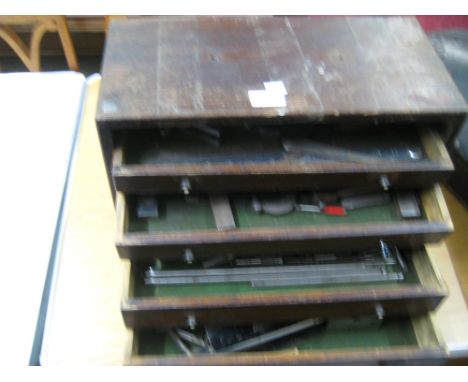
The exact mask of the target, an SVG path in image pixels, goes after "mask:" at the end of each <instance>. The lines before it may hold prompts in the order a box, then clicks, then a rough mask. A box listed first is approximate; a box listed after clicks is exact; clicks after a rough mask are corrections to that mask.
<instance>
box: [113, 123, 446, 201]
mask: <svg viewBox="0 0 468 382" xmlns="http://www.w3.org/2000/svg"><path fill="white" fill-rule="evenodd" d="M147 134H149V137H145V136H143V137H142V138H140V139H131V138H130V139H128V141H129V142H131V143H121V144H120V146H118V147H117V148H116V149H115V150H114V158H113V168H112V176H113V181H114V186H115V188H116V190H117V191H121V192H124V193H179V194H183V193H190V192H191V193H199V192H243V191H261V190H296V191H297V190H306V189H310V188H314V189H316V190H320V189H332V188H338V187H356V186H357V187H360V186H362V185H363V184H366V185H375V186H376V187H378V186H380V185H381V183H382V182H383V181H384V182H388V183H389V184H390V185H391V187H393V188H408V187H425V186H429V185H431V184H433V183H436V182H441V181H444V180H445V179H446V178H447V177H448V174H449V173H450V172H451V171H453V164H452V162H451V160H450V157H449V155H448V153H447V150H446V148H445V146H444V143H443V142H442V139H441V138H440V136H439V134H438V132H437V131H435V130H431V129H429V128H427V129H426V130H422V131H421V132H420V140H419V141H418V142H417V143H413V142H411V143H408V144H407V146H404V145H403V144H402V143H401V142H395V148H394V152H399V151H398V150H400V151H403V152H404V150H408V151H409V152H411V155H414V156H417V157H418V158H419V156H420V155H421V156H422V155H424V157H423V158H424V159H418V160H409V159H408V160H395V159H394V158H392V157H391V155H390V154H389V158H387V159H388V160H383V159H382V158H378V159H377V160H373V157H372V156H371V155H369V154H362V153H360V152H361V151H363V148H362V147H361V146H362V145H359V150H361V151H358V153H359V154H356V153H355V152H354V151H352V150H351V151H350V154H349V155H348V154H347V153H348V151H346V150H348V149H346V150H345V149H343V148H340V145H339V143H337V145H336V146H329V145H328V144H324V143H322V142H321V141H320V140H319V142H321V143H320V144H319V148H320V149H322V150H323V151H325V152H326V153H327V152H329V153H330V154H329V155H328V156H325V157H324V158H322V157H320V155H322V154H320V155H318V158H315V157H313V159H310V160H307V159H304V157H303V152H302V151H301V152H300V153H301V155H302V156H301V155H299V156H298V155H295V154H294V155H292V156H291V157H288V156H286V157H285V158H283V156H284V155H286V154H285V153H283V152H282V151H281V150H282V149H281V144H276V145H274V144H273V143H272V145H273V148H272V147H264V146H265V144H263V146H260V147H257V146H258V143H257V144H255V142H254V143H251V141H250V140H249V139H248V133H246V135H247V137H246V138H245V139H246V142H240V143H238V147H237V146H236V147H235V148H232V147H227V148H223V146H222V145H221V146H219V147H214V148H211V150H212V151H214V152H211V151H210V149H207V148H206V147H203V146H202V147H197V148H198V149H199V150H200V151H201V152H204V151H205V152H206V154H205V156H206V158H203V157H201V158H200V155H201V154H200V153H199V152H198V151H194V149H192V150H190V144H189V143H188V145H189V146H188V148H187V149H185V150H186V151H187V152H185V151H184V146H183V145H181V146H180V147H179V146H177V147H173V150H178V151H176V153H177V154H178V155H176V154H170V153H166V151H164V148H163V147H162V148H160V149H159V151H158V150H157V149H155V148H154V147H152V145H149V143H148V142H147V141H148V140H149V141H150V142H151V139H155V138H154V136H155V133H154V132H153V133H151V132H150V133H147ZM339 134H348V135H349V134H350V132H349V131H346V130H345V131H344V132H340V133H337V135H339ZM370 134H372V133H370ZM379 134H385V131H384V132H380V133H379ZM140 135H141V134H140ZM354 135H359V134H356V133H351V135H350V136H349V137H343V141H344V142H345V146H346V143H347V142H346V141H347V140H351V141H353V140H356V139H357V138H359V139H360V140H364V141H365V140H366V137H355V136H354ZM374 135H375V133H374ZM395 135H396V133H395V134H393V135H390V136H389V137H388V139H390V140H395ZM367 136H369V134H367ZM152 137H153V138H152ZM182 138H183V137H182ZM254 138H255V139H256V140H257V141H258V140H262V137H254ZM319 138H320V137H319ZM328 139H333V138H332V137H328ZM379 139H380V140H381V141H382V142H385V138H382V137H380V138H379ZM321 140H322V141H323V140H324V139H323V137H322V139H321ZM367 140H369V143H368V145H369V146H370V147H371V148H372V149H373V150H371V152H374V153H375V152H380V151H383V152H385V151H389V150H390V152H391V147H390V148H389V147H388V145H386V144H385V143H384V146H383V147H382V148H379V143H378V142H377V141H375V140H372V139H369V138H367ZM413 141H414V140H413ZM300 142H301V143H297V146H298V147H300V148H301V150H302V146H301V145H303V141H300ZM305 142H307V139H305ZM325 142H326V141H325ZM242 143H243V144H244V146H242ZM252 144H253V145H254V147H249V145H252ZM357 144H358V143H357V142H356V145H357ZM418 144H419V146H418ZM132 145H133V147H132ZM314 145H316V144H315V143H314ZM402 145H403V147H405V149H403V148H402V147H401V146H402ZM129 146H130V147H129ZM154 146H157V140H156V141H155V142H154ZM322 146H325V147H322ZM158 147H159V146H158ZM407 147H410V148H407ZM312 149H313V150H312V152H313V153H314V155H315V154H316V152H317V148H316V147H315V146H313V147H312ZM262 150H263V151H262ZM327 150H328V151H327ZM340 150H342V151H343V152H342V151H340ZM167 151H169V150H167ZM368 151H369V150H368ZM262 152H265V154H262V155H261V153H262ZM335 152H336V153H335ZM363 152H366V151H365V150H364V151H363ZM421 153H424V154H421ZM223 155H225V158H223ZM230 155H231V156H233V158H230ZM259 156H260V157H261V159H258V157H259ZM264 156H265V157H266V158H263V157H264ZM269 156H271V158H270V157H269ZM127 157H130V159H128V160H126V158H127ZM160 157H162V159H161V158H160ZM220 157H221V158H220ZM249 157H254V158H255V160H254V159H252V160H251V161H249V160H248V159H245V158H249ZM180 158H185V159H180ZM210 158H212V159H210ZM210 160H211V161H210Z"/></svg>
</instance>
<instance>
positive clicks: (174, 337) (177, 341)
mask: <svg viewBox="0 0 468 382" xmlns="http://www.w3.org/2000/svg"><path fill="white" fill-rule="evenodd" d="M169 335H170V336H171V338H172V340H173V341H174V342H175V344H176V345H177V347H178V348H179V349H180V350H182V351H183V352H184V353H185V354H186V355H187V356H189V357H192V352H191V351H190V350H189V348H188V347H187V346H186V345H185V344H184V343H183V341H182V340H181V339H180V338H179V336H178V335H177V334H176V333H175V332H174V331H172V330H170V331H169Z"/></svg>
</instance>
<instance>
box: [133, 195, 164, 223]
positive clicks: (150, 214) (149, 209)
mask: <svg viewBox="0 0 468 382" xmlns="http://www.w3.org/2000/svg"><path fill="white" fill-rule="evenodd" d="M137 216H138V217H139V218H140V219H144V218H157V217H159V210H158V201H157V200H156V199H155V198H152V197H147V196H144V197H143V196H142V197H139V198H138V205H137Z"/></svg>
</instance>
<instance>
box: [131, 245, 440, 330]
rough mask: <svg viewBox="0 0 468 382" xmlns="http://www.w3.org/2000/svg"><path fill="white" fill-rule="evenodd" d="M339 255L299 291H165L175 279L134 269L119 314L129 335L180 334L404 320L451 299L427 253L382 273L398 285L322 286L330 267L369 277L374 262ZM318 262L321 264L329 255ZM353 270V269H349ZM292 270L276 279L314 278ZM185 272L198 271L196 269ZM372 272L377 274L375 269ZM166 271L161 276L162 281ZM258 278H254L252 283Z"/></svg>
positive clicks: (225, 285) (195, 287) (219, 287)
mask: <svg viewBox="0 0 468 382" xmlns="http://www.w3.org/2000/svg"><path fill="white" fill-rule="evenodd" d="M330 255H331V254H330ZM342 255H343V254H336V255H335V256H336V258H337V260H336V261H335V260H334V261H333V263H329V265H326V266H324V265H321V264H318V265H315V266H314V265H312V266H310V268H312V269H314V270H313V271H314V272H319V274H320V280H319V281H318V282H312V283H310V284H307V283H305V284H303V285H301V284H300V283H299V284H296V281H295V280H294V279H293V282H292V283H290V284H286V285H281V284H275V283H273V284H274V285H271V286H268V285H264V286H262V285H261V284H260V285H255V284H249V282H248V281H247V280H237V281H233V280H232V279H230V276H227V275H226V276H224V279H223V280H220V279H217V280H216V281H215V282H208V281H206V280H203V281H202V279H193V280H188V281H185V280H177V281H176V282H175V283H174V284H173V283H172V282H171V283H169V284H168V281H170V280H174V278H171V279H166V281H165V280H164V279H159V280H160V282H158V283H152V282H148V277H151V276H148V274H147V273H146V271H147V270H148V269H153V266H152V265H151V263H149V264H145V263H133V265H132V267H131V271H130V274H129V275H128V278H129V279H130V283H129V287H128V290H127V291H126V293H125V295H124V301H123V303H122V314H123V317H124V321H125V323H126V325H127V326H129V327H132V328H160V327H166V328H168V327H183V326H186V325H187V322H188V321H189V320H193V321H194V322H196V323H197V325H215V324H219V323H224V324H236V325H237V324H245V323H249V322H254V321H255V320H258V321H263V322H282V321H288V320H302V319H306V318H308V317H335V316H349V315H380V316H382V317H384V316H385V317H387V316H401V315H405V316H407V315H416V314H421V313H425V312H428V311H431V310H434V309H435V308H436V307H437V306H438V305H439V303H440V302H441V301H442V300H443V298H444V297H445V296H446V291H445V288H444V286H443V283H442V282H441V280H440V279H439V277H438V273H437V271H436V270H435V269H434V268H433V266H432V263H431V261H430V259H429V257H428V255H427V252H426V250H425V249H424V248H421V249H418V250H412V251H404V252H403V255H402V256H403V257H400V259H401V262H400V260H398V261H397V262H394V263H393V265H388V266H385V273H388V274H395V275H398V276H399V277H398V278H381V277H378V278H376V279H373V280H369V279H368V280H367V281H366V282H364V281H362V279H360V280H359V281H358V280H356V279H353V278H352V277H351V278H349V280H342V281H338V282H337V281H336V280H335V281H331V280H330V279H324V278H323V277H325V273H324V272H326V273H327V274H328V272H329V270H325V268H326V267H328V269H330V267H331V268H333V264H335V266H336V267H340V268H339V269H340V271H336V272H338V274H340V275H343V276H346V274H347V273H346V272H348V274H356V273H362V274H364V273H366V272H367V271H364V269H363V268H362V267H367V266H366V265H365V264H369V260H367V261H366V262H365V263H363V262H360V260H359V261H358V262H356V263H352V262H350V260H349V255H347V257H341V260H339V259H340V256H342ZM319 256H322V258H323V256H324V255H323V254H320V255H319ZM354 256H358V255H357V254H354ZM391 256H393V255H391ZM403 259H404V260H403ZM395 260H397V259H396V258H395ZM373 261H378V258H377V257H375V260H373ZM352 264H355V265H352ZM402 264H404V265H402ZM155 266H157V265H155ZM195 266H196V269H201V271H197V272H200V273H203V274H205V273H206V274H208V273H211V274H221V273H222V271H223V270H226V269H229V268H222V267H218V268H211V269H208V270H207V269H204V268H201V266H199V265H195ZM348 266H352V268H351V269H349V268H347V267H348ZM355 266H356V268H355ZM291 268H294V267H291V266H289V267H288V266H285V267H284V266H276V267H275V268H274V269H275V271H276V272H279V273H278V276H277V277H278V278H280V277H286V278H291V277H293V278H294V277H296V278H297V279H302V278H307V277H310V276H307V275H305V274H303V273H302V272H305V269H304V267H303V266H301V269H300V271H299V272H300V273H299V274H297V275H296V274H294V275H293V274H291V273H289V275H288V274H285V273H284V272H291ZM162 269H165V270H168V269H169V270H170V269H171V267H170V263H169V264H163V265H162ZM172 269H175V270H176V271H175V272H176V274H180V273H181V272H182V273H183V272H184V268H183V267H181V266H180V265H177V266H175V267H174V266H173V267H172ZM185 269H191V270H192V271H193V269H194V268H193V267H192V268H187V267H186V268H185ZM234 269H235V270H237V271H242V272H245V269H246V268H245V266H244V267H241V268H239V267H237V268H234ZM247 269H248V271H252V272H250V274H251V275H252V274H253V275H257V274H258V272H260V271H262V272H265V271H268V272H271V270H272V268H271V267H266V268H265V267H263V268H262V267H258V266H257V267H256V266H250V267H248V268H247ZM296 270H297V268H296ZM369 270H370V271H371V272H373V269H370V268H369ZM376 270H377V272H379V273H380V272H384V268H381V267H380V266H379V267H378V268H376ZM163 272H164V271H162V272H160V273H159V275H160V276H163ZM170 272H173V273H174V271H170ZM189 272H190V271H189ZM220 272H221V273H220ZM331 272H332V273H333V272H335V271H333V270H332V271H331ZM184 274H185V273H184ZM366 274H368V273H366ZM166 275H167V273H166ZM285 275H286V276H285ZM163 277H164V276H163ZM165 277H168V276H165ZM205 277H206V276H205ZM257 277H258V276H249V277H248V279H256V278H257ZM290 280H291V279H290Z"/></svg>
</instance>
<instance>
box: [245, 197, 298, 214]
mask: <svg viewBox="0 0 468 382" xmlns="http://www.w3.org/2000/svg"><path fill="white" fill-rule="evenodd" d="M295 205H296V196H295V195H292V194H274V195H262V196H261V197H258V196H253V197H252V209H253V210H254V211H255V212H257V213H262V212H263V213H266V214H268V215H273V216H282V215H287V214H289V213H291V212H293V211H294V209H295Z"/></svg>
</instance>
